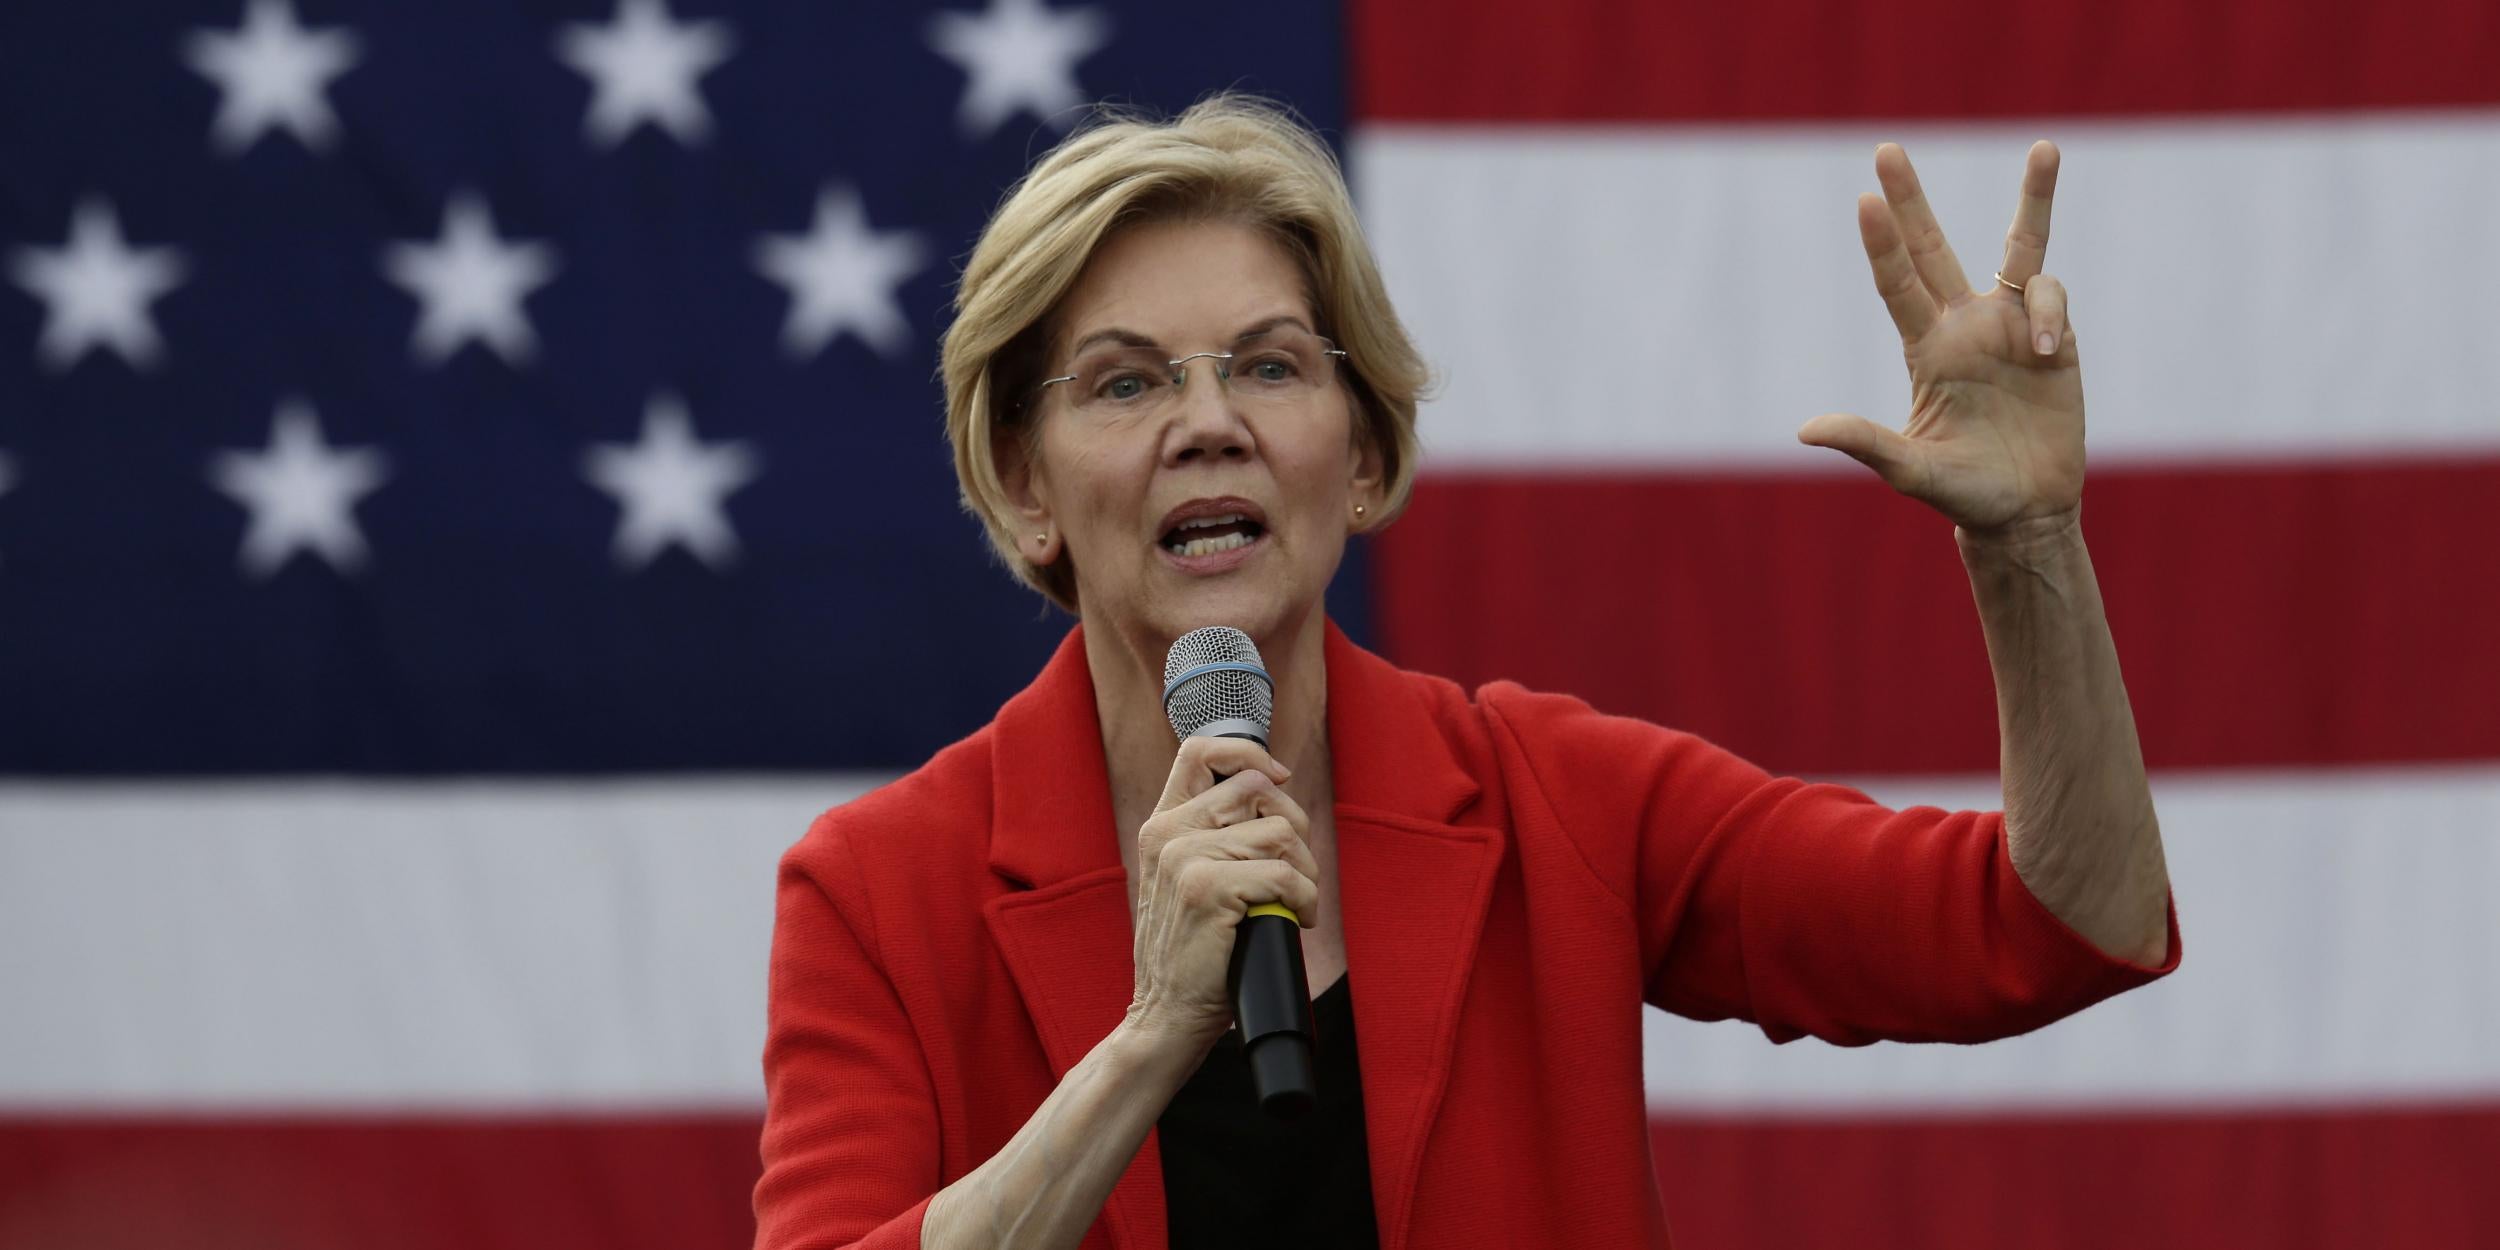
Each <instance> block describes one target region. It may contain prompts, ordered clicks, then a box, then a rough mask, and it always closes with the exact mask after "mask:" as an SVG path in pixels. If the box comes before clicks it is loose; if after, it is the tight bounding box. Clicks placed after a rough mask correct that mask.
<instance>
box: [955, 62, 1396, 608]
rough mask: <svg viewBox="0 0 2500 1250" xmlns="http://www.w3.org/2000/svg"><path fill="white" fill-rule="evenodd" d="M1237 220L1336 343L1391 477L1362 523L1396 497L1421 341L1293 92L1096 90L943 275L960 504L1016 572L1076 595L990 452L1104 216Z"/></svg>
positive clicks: (1018, 428) (1049, 590) (1028, 427)
mask: <svg viewBox="0 0 2500 1250" xmlns="http://www.w3.org/2000/svg"><path fill="white" fill-rule="evenodd" d="M1175 218H1177V219H1183V220H1195V219H1216V220H1231V221H1240V222H1242V223H1244V224H1248V225H1251V226H1254V227H1257V228H1260V229H1263V230H1265V231H1267V232H1269V233H1270V234H1272V235H1273V236H1274V237H1275V239H1276V240H1277V242H1278V243H1280V244H1281V245H1283V247H1284V248H1285V250H1286V251H1287V252H1288V253H1289V254H1290V255H1291V256H1292V257H1293V258H1294V260H1295V262H1296V263H1297V265H1298V266H1299V267H1300V269H1301V271H1302V275H1303V279H1304V282H1305V283H1306V285H1307V287H1308V290H1307V292H1306V294H1308V296H1309V297H1310V300H1311V304H1312V308H1313V312H1314V313H1315V315H1316V316H1317V317H1318V318H1319V325H1318V326H1316V327H1315V328H1316V329H1317V330H1318V332H1319V333H1321V334H1323V335H1326V336H1328V337H1330V338H1332V339H1335V340H1336V342H1337V345H1338V346H1339V347H1341V348H1344V349H1345V350H1346V352H1347V367H1346V368H1345V369H1344V370H1342V371H1341V373H1340V376H1342V377H1345V378H1346V379H1347V380H1348V383H1349V388H1350V390H1351V391H1352V393H1353V395H1354V399H1355V408H1356V425H1355V436H1356V437H1357V438H1360V439H1365V440H1368V441H1369V442H1370V444H1371V445H1372V446H1373V447H1375V448H1377V449H1378V451H1379V453H1380V457H1381V472H1382V479H1383V481H1384V483H1385V485H1386V487H1387V489H1386V491H1385V493H1384V496H1383V498H1382V500H1381V502H1380V505H1379V507H1378V508H1377V510H1376V516H1375V517H1374V518H1373V523H1372V526H1371V527H1370V528H1378V527H1379V526H1381V525H1386V524H1387V523H1388V522H1389V521H1391V520H1392V519H1394V518H1395V517H1396V516H1397V514H1398V513H1399V511H1401V510H1402V509H1404V508H1405V506H1406V501H1407V497H1408V495H1409V493H1410V492H1411V490H1412V488H1413V485H1414V480H1415V458H1416V442H1415V406H1416V403H1417V401H1418V400H1419V399H1421V398H1422V396H1423V393H1424V390H1425V388H1426V386H1427V385H1428V382H1429V374H1428V371H1427V370H1426V368H1425V365H1424V361H1423V357H1422V355H1421V354H1420V353H1418V352H1417V351H1416V350H1415V345H1414V344H1413V343H1412V342H1411V341H1409V340H1408V338H1407V336H1406V330H1405V328H1404V327H1403V326H1401V325H1400V324H1399V322H1398V318H1397V313H1396V312H1395V310H1393V309H1391V308H1390V306H1389V294H1388V291H1387V289H1386V288H1385V287H1384V286H1383V285H1382V284H1381V281H1380V270H1379V267H1378V265H1376V264H1375V263H1374V262H1373V260H1372V254H1371V248H1370V246H1369V245H1368V244H1367V243H1366V242H1365V241H1364V239H1363V229H1362V225H1361V223H1360V222H1358V221H1357V220H1356V219H1355V215H1354V203H1353V199H1352V197H1351V196H1349V195H1348V194H1347V193H1346V184H1345V177H1344V175H1343V174H1342V173H1341V172H1340V171H1339V169H1338V166H1337V160H1336V156H1335V155H1334V154H1333V153H1331V152H1330V151H1329V150H1328V147H1327V145H1326V144H1324V143H1322V142H1321V141H1320V139H1319V136H1317V135H1315V134H1313V133H1312V132H1311V130H1310V128H1309V127H1307V126H1306V125H1304V124H1303V123H1302V121H1301V120H1300V119H1299V118H1297V117H1296V116H1295V115H1294V114H1293V113H1292V112H1291V111H1290V110H1288V109H1286V108H1285V107H1284V106H1281V105H1278V104H1274V103H1270V102H1268V101H1265V100H1261V99H1258V98H1256V97H1252V96H1244V95H1238V94H1233V93H1225V94H1220V95H1215V96H1211V97H1209V98H1207V99H1205V100H1202V101H1200V102H1199V103H1198V104H1196V105H1194V106H1192V107H1191V108H1190V109H1189V110H1188V111H1186V112H1184V113H1182V114H1181V115H1180V116H1179V117H1176V118H1173V119H1172V120H1170V121H1168V122H1159V121H1155V120H1152V119H1150V118H1147V117H1144V116H1141V115H1138V114H1136V113H1133V112H1128V111H1124V110H1118V109H1113V108H1109V107H1105V108H1102V109H1099V110H1097V112H1096V114H1095V116H1094V118H1093V120H1092V122H1091V123H1089V124H1088V125H1086V126H1084V127H1082V128H1080V129H1079V130H1078V131H1077V132H1076V133H1074V134H1072V135H1070V136H1069V137H1068V138H1067V139H1066V140H1064V141H1062V142H1061V143H1060V144H1059V145H1058V146H1057V147H1056V148H1053V149H1052V150H1051V152H1050V153H1049V155H1047V156H1045V157H1043V158H1042V160H1041V162H1040V163H1039V164H1037V165H1035V166H1034V167H1033V168H1032V170H1031V171H1030V172H1028V173H1027V174H1025V176H1024V177H1023V178H1022V179H1021V180H1020V181H1018V183H1017V184H1016V185H1015V187H1014V188H1013V189H1012V190H1011V191H1010V192H1009V193H1008V195H1007V197H1006V199H1005V201H1004V202H1003V203H1001V204H1000V205H999V207H998V211H997V213H996V214H994V215H993V216H992V217H991V218H990V222H989V225H988V226H987V227H985V228H984V229H983V230H982V231H981V241H980V242H979V243H978V244H976V245H975V246H974V247H973V249H972V259H971V261H970V262H969V263H968V264H966V265H965V267H964V273H963V279H962V282H961V283H960V284H959V285H958V287H957V289H956V292H955V321H954V324H953V325H951V326H949V327H948V328H947V331H946V338H945V342H944V345H943V349H942V351H941V352H940V371H941V372H942V374H943V375H944V377H945V380H946V438H947V441H948V442H949V443H950V444H952V446H953V448H954V452H955V478H956V484H957V485H958V486H959V487H960V489H961V491H962V495H963V503H964V507H965V508H966V509H967V510H968V511H970V512H971V513H972V514H973V515H974V516H976V517H979V518H980V519H981V522H982V524H983V525H984V526H985V527H986V528H987V529H988V531H989V539H990V546H991V548H992V549H994V550H995V551H996V552H997V553H998V556H999V559H1000V560H1001V561H1002V562H1003V563H1005V564H1006V566H1007V568H1008V570H1009V571H1010V572H1013V573H1014V574H1015V575H1016V577H1017V579H1018V580H1020V581H1022V582H1023V583H1024V584H1026V585H1028V586H1031V587H1032V588H1034V589H1035V590H1038V591H1040V592H1041V593H1042V594H1044V595H1046V596H1048V597H1049V598H1050V600H1051V602H1053V603H1056V604H1058V605H1059V606H1060V607H1062V608H1065V609H1067V610H1068V611H1069V612H1075V611H1076V610H1077V604H1076V575H1075V572H1074V567H1073V564H1072V562H1071V561H1070V560H1069V559H1068V558H1066V557H1065V556H1064V555H1063V557H1062V558H1061V559H1059V560H1057V561H1055V562H1053V563H1052V564H1050V565H1049V566H1047V567H1044V566H1038V565H1035V564H1034V563H1033V562H1032V561H1030V560H1028V559H1027V558H1025V556H1024V554H1023V552H1022V550H1021V549H1020V547H1019V546H1018V543H1017V539H1018V538H1019V537H1020V536H1021V529H1022V527H1020V526H1018V525H1016V524H1015V523H1014V518H1015V508H1014V505H1013V503H1012V502H1011V501H1010V500H1009V498H1008V496H1007V489H1006V486H1005V483H1004V481H1003V480H1002V479H1001V477H1000V474H999V468H998V457H997V454H996V451H997V442H996V440H998V439H1000V438H1002V437H1008V436H1014V437H1019V438H1023V439H1025V440H1027V442H1026V443H1025V448H1026V450H1027V451H1028V452H1030V451H1031V450H1032V448H1033V446H1034V443H1033V441H1032V440H1033V437H1034V433H1035V431H1034V428H1033V425H1032V423H1031V422H1030V421H1028V420H1025V419H1024V418H1025V415H1026V414H1025V413H1024V412H1023V411H1022V405H1021V402H1020V401H1022V400H1023V399H1024V398H1025V397H1026V396H1027V395H1029V394H1030V393H1031V391H1032V389H1033V387H1034V386H1035V385H1036V384H1037V383H1039V382H1040V380H1041V371H1042V368H1043V367H1044V365H1045V364H1046V362H1047V357H1048V355H1049V353H1050V351H1051V348H1052V346H1053V345H1052V343H1051V341H1050V340H1051V337H1052V336H1053V335H1054V334H1056V333H1057V332H1058V329H1059V327H1056V326H1054V325H1052V324H1051V322H1052V313H1053V312H1054V311H1055V310H1056V309H1057V308H1058V305H1059V302H1060V300H1061V299H1062V298H1064V297H1065V296H1066V295H1067V293H1068V291H1069V289H1070V288H1072V287H1073V286H1075V285H1076V280H1077V277H1078V275H1079V274H1081V273H1082V272H1083V271H1084V269H1085V265H1086V262H1087V261H1089V260H1090V259H1092V257H1093V254H1094V251H1095V249H1097V248H1099V247H1100V246H1101V245H1102V243H1103V241H1104V240H1105V239H1106V238H1108V237H1109V236H1110V235H1111V233H1112V232H1113V230H1114V229H1116V228H1117V227H1120V226H1124V225H1129V224H1133V223H1136V222H1140V221H1148V220H1160V219H1175Z"/></svg>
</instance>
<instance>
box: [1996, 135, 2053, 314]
mask: <svg viewBox="0 0 2500 1250" xmlns="http://www.w3.org/2000/svg"><path fill="white" fill-rule="evenodd" d="M2056 195H2057V145H2056V144H2054V143H2051V142H2049V141H2048V140H2046V139H2042V140H2041V141H2039V142H2038V143H2035V144H2032V145H2031V154H2030V155H2029V156H2028V157H2026V158H2024V161H2023V193H2022V198H2021V199H2018V200H2016V201H2015V202H2014V224H2013V226H2012V227H2011V228H2010V229H2008V230H2007V231H2006V232H2005V267H2004V268H2003V269H2000V270H1998V272H2000V273H2002V274H2004V275H2005V280H2006V281H2008V282H2011V283H2013V284H2014V285H2016V286H2021V285H2023V284H2024V283H2026V282H2029V281H2030V280H2031V279H2032V277H2033V276H2035V275H2037V274H2038V273H2039V272H2040V267H2041V266H2042V265H2045V264H2047V263H2048V257H2049V201H2050V200H2051V199H2053V198H2055V197H2056Z"/></svg>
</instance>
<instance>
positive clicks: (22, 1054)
mask: <svg viewBox="0 0 2500 1250" xmlns="http://www.w3.org/2000/svg"><path fill="white" fill-rule="evenodd" d="M878 780H881V779H880V778H874V777H865V776H852V777H823V778H774V779H769V780H759V779H720V780H700V781H667V782H652V781H635V782H629V783H581V782H562V783H557V782H526V783H501V782H499V783H473V782H462V783H455V784H438V785H411V784H380V783H351V782H324V783H314V784H306V785H277V784H268V783H249V784H246V783H228V784H214V783H203V784H166V783H151V784H145V785H113V786H72V785H53V784H26V783H17V784H12V785H8V786H5V787H0V952H5V953H4V954H0V1003H5V1004H6V1005H7V1016H6V1025H5V1027H0V1106H8V1107H15V1108H61V1109H79V1108H97V1107H129V1108H134V1109H167V1108H253V1109H259V1108H283V1107H311V1108H334V1107H371V1108H383V1107H440V1108H468V1107H489V1108H499V1109H516V1108H530V1107H590V1108H625V1107H632V1108H651V1107H657V1108H667V1107H733V1108H750V1107H754V1106H758V1105H760V1104H761V1101H762V1091H761V1086H760V1081H759V1056H760V1052H761V1046H762V1042H763V1010H764V963H765V957H766V951H767V945H768V940H769V935H770V931H771V924H772V906H773V866H774V862H775V860H776V858H777V857H778V855H779V854H780V852H781V851H782V850H783V848H785V847H786V846H788V845H789V844H790V843H791V842H792V841H794V840H796V839H797V838H798V836H799V835H800V834H801V833H802V832H803V831H804V830H805V828H806V825H807V822H808V820H809V819H811V818H812V817H813V816H814V815H815V814H816V813H817V812H818V811H820V810H822V809H823V808H825V807H827V806H829V805H831V804H833V803H836V802H839V801H842V800H844V799H846V798H848V797H850V796H852V795H854V794H857V793H859V792H861V791H862V790H864V789H865V788H867V787H868V786H869V785H872V784H874V783H875V782H876V781H878ZM1861 784H1862V785H1865V787H1866V788H1867V789H1868V790H1869V791H1870V792H1871V793H1873V794H1875V795H1876V796H1877V797H1879V798H1882V799H1884V800H1886V801H1888V802H1893V803H1896V804H1904V803H1911V802H1933V803H1940V804H1943V805H1947V806H1956V807H1989V806H1993V805H1994V803H1995V793H1994V788H1993V785H1992V784H1989V783H1983V782H1977V781H1972V780H1952V781H1947V782H1936V783H1921V782H1917V781H1905V780H1902V779H1899V778H1889V779H1879V780H1876V781H1873V782H1871V783H1861ZM2156 786H2157V793H2158V796H2159V801H2160V804H2161V814H2162V824H2163V833H2164V837H2165V841H2166V843H2167V845H2168V848H2169V855H2170V866H2171V872H2172V875H2173V878H2174V880H2175V882H2176V884H2177V889H2178V892H2179V901H2180V923H2181V926H2182V929H2183V936H2184V940H2185V942H2186V944H2187V948H2188V950H2187V958H2186V961H2185V963H2184V965H2183V966H2182V968H2181V969H2180V971H2179V972H2178V973H2177V974H2175V975H2174V976H2172V977H2171V978H2169V979H2168V980H2166V981H2164V982H2162V983H2160V984H2158V985H2155V986H2153V987H2150V988H2148V989H2146V990H2142V991H2139V992H2136V993H2133V994H2128V995H2125V996H2122V997H2121V998H2119V999H2117V1000H2115V1001H2113V1002H2110V1003H2106V1004H2103V1005H2102V1006H2100V1007H2097V1008H2094V1009H2093V1010H2091V1011H2089V1012H2086V1013H2085V1014H2083V1015H2082V1016H2080V1017H2077V1018H2075V1019H2072V1020H2068V1021H2065V1022H2062V1023H2060V1024H2057V1025H2055V1026H2052V1027H2051V1028H2049V1029H2047V1030H2045V1031H2043V1032H2040V1033H2037V1034H2033V1035H2031V1036H2029V1037H2025V1038H2020V1039H2015V1040H2012V1041H2008V1042H2001V1043H1997V1044H1993V1045H1989V1046H1982V1047H1975V1048H1974V1047H1948V1046H1875V1047H1869V1048H1865V1049H1860V1050H1838V1049H1835V1048H1832V1047H1828V1046H1824V1045H1822V1044H1820V1043H1817V1042H1812V1041H1806V1042H1800V1043H1797V1044H1795V1045H1791V1046H1784V1047H1774V1046H1771V1045H1770V1044H1769V1043H1767V1042H1765V1041H1764V1040H1763V1038H1762V1037H1761V1035H1760V1033H1759V1032H1758V1031H1756V1030H1754V1029H1752V1028H1751V1027H1749V1026H1745V1025H1738V1024H1722V1025H1709V1026H1704V1025H1695V1024H1691V1023H1689V1022H1685V1021H1678V1020H1673V1019H1670V1018H1668V1017H1666V1016H1664V1015H1662V1014H1660V1013H1657V1012H1654V1011H1653V1012H1647V1013H1645V1014H1646V1015H1647V1017H1648V1021H1649V1024H1648V1026H1647V1027H1648V1028H1649V1030H1650V1039H1649V1041H1650V1044H1649V1056H1648V1086H1649V1092H1650V1099H1651V1101H1652V1104H1653V1106H1655V1107H1659V1108H1691V1107H1723V1106H1748V1107H1751V1106H1770V1107H1781V1106H1797V1107H1818V1108H1829V1107H1835V1106H1848V1105H1853V1104H1875V1105H1884V1104H1902V1105H1912V1104H1914V1105H1918V1106H1922V1107H1935V1106H1950V1105H1964V1104H1984V1105H2005V1104H2019V1103H2046V1104H2064V1103H2072V1102H2077V1101H2082V1100H2086V1099H2089V1100H2092V1101H2094V1102H2095V1103H2101V1102H2107V1101H2110V1100H2119V1101H2126V1100H2141V1101H2147V1102H2152V1101H2158V1102H2162V1103H2168V1104H2175V1103H2179V1102H2182V1101H2189V1102H2192V1101H2198V1100H2223V1101H2229V1100H2254V1101H2268V1102H2279V1101H2283V1100H2287V1099H2288V1100H2306V1099H2327V1098H2341V1097H2348V1096H2349V1097H2361V1098H2376V1097H2389V1096H2397V1097H2402V1096H2412V1095H2422V1096H2438V1095H2454V1094H2469V1093H2482V1094H2489V1093H2493V1092H2500V926H2494V925H2493V924H2492V923H2491V919H2490V916H2491V911H2490V898H2491V895H2492V892H2493V890H2494V888H2495V887H2496V886H2500V768H2491V767H2483V768H2475V769H2453V770H2439V769H2385V770H2355V771H2339V772H2334V773H2298V772H2289V773H2279V774H2277V773H2257V774H2230V775H2214V776H2190V775H2181V774H2166V775H2163V776H2161V777H2159V778H2158V779H2157V782H2156Z"/></svg>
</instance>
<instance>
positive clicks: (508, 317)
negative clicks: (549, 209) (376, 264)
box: [382, 191, 556, 365]
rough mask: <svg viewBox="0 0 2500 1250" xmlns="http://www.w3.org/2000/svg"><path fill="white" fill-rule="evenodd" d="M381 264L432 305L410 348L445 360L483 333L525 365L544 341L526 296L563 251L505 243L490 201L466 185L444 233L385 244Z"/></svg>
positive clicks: (428, 358)
mask: <svg viewBox="0 0 2500 1250" xmlns="http://www.w3.org/2000/svg"><path fill="white" fill-rule="evenodd" d="M382 269H383V272H384V273H387V274H389V275H390V279H391V281H393V282H396V283H398V284H399V285H401V286H403V287H405V288H407V290H408V293H409V294H411V295H414V296H416V297H417V299H418V300H419V302H421V303H422V304H424V306H425V307H424V311H423V312H422V313H420V314H419V316H418V318H417V329H416V334H415V336H414V337H413V338H412V339H411V340H410V341H409V348H410V350H412V351H414V352H415V353H416V354H417V355H418V357H420V358H421V359H423V360H424V361H425V362H426V363H428V364H441V363H442V362H443V361H444V360H446V359H448V358H449V357H450V356H451V354H452V353H453V352H455V351H458V350H460V347H461V345H462V344H464V343H466V342H468V341H469V340H471V339H476V340H478V341H480V342H482V343H484V344H486V346H488V347H490V348H492V349H494V352H495V354H496V355H499V356H501V357H503V358H504V363H506V364H510V365H519V364H521V363H522V362H523V361H525V360H527V359H528V358H529V356H530V354H531V353H532V352H534V351H535V350H536V349H537V346H538V336H537V334H536V333H535V332H534V331H532V330H531V329H530V323H529V317H528V315H527V314H525V313H523V312H522V311H521V301H522V299H524V298H525V297H527V296H528V295H529V293H530V292H531V291H533V290H536V289H537V288H539V287H541V286H544V285H546V283H547V281H548V280H549V279H551V278H553V277H554V276H555V272H556V253H555V249H554V248H552V247H549V246H547V245H546V244H544V243H511V244H507V243H505V242H504V241H503V240H502V239H500V238H498V237H497V236H496V234H495V218H494V214H493V212H492V211H491V210H490V209H488V208H487V206H486V202H485V201H484V200H482V199H480V198H478V197H477V196H476V195H475V194H472V193H470V192H466V191H463V192H460V193H458V194H455V195H453V196H452V197H451V203H450V204H449V205H448V206H447V207H445V208H444V210H443V235H442V238H441V239H440V240H439V241H437V242H435V243H431V244H426V243H394V244H392V245H390V246H389V247H387V248H385V249H383V253H382Z"/></svg>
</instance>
